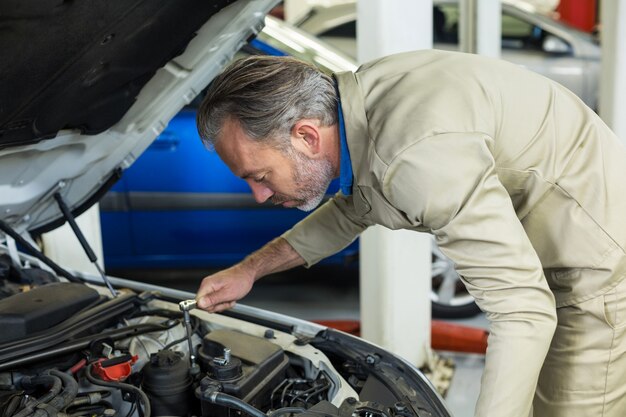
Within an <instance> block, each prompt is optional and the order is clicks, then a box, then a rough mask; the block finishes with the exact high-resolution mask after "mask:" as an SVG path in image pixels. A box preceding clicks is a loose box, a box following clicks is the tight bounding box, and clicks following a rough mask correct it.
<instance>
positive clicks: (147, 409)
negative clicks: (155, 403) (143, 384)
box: [85, 365, 151, 417]
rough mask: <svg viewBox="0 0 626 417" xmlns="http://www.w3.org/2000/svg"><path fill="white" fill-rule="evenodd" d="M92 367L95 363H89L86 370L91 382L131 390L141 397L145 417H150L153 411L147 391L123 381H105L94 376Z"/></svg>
mask: <svg viewBox="0 0 626 417" xmlns="http://www.w3.org/2000/svg"><path fill="white" fill-rule="evenodd" d="M92 367H93V365H89V366H88V367H87V370H86V371H87V372H85V376H87V379H88V380H89V382H91V383H92V384H94V385H100V386H102V387H110V388H117V389H120V390H122V391H126V392H131V393H133V394H135V395H137V396H138V397H139V399H140V400H141V402H142V403H143V415H144V417H150V413H151V409H150V399H149V398H148V396H147V395H146V393H145V392H143V391H142V390H140V389H139V388H137V387H136V386H134V385H130V384H125V383H123V382H113V381H103V380H101V379H98V378H96V377H94V376H93V374H92V373H91V369H92Z"/></svg>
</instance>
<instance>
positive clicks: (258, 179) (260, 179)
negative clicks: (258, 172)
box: [254, 175, 265, 182]
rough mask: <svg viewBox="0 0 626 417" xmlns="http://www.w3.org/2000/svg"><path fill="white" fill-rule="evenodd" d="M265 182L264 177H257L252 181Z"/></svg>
mask: <svg viewBox="0 0 626 417" xmlns="http://www.w3.org/2000/svg"><path fill="white" fill-rule="evenodd" d="M264 180H265V175H263V176H262V177H257V178H255V179H254V182H263V181H264Z"/></svg>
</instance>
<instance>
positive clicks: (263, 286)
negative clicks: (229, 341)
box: [107, 266, 487, 417]
mask: <svg viewBox="0 0 626 417" xmlns="http://www.w3.org/2000/svg"><path fill="white" fill-rule="evenodd" d="M107 272H108V273H109V274H111V275H113V276H120V277H125V278H134V279H137V280H140V281H149V282H150V283H152V284H156V285H164V286H170V287H174V288H179V289H182V290H187V291H193V292H195V291H196V290H197V288H198V285H199V283H200V280H201V279H202V277H204V276H205V275H207V274H208V273H210V272H211V271H207V270H188V271H159V272H155V271H107ZM242 303H243V304H247V305H251V306H254V307H259V308H263V309H267V310H272V311H276V312H278V313H282V314H287V315H290V316H294V317H298V318H302V319H305V320H328V319H347V320H358V318H359V291H358V272H357V270H356V268H347V267H346V268H337V267H323V266H316V267H313V268H311V269H309V270H306V269H304V268H299V269H296V270H294V271H291V272H289V273H283V274H277V275H273V276H269V277H266V278H264V279H262V280H261V281H259V282H257V283H256V284H255V286H254V288H253V290H252V292H251V293H250V294H248V296H247V297H246V298H245V299H244V300H242ZM451 321H452V322H454V323H458V324H463V325H468V326H473V327H481V328H486V327H487V320H486V319H485V317H484V316H482V315H479V316H477V317H475V318H472V319H469V320H451ZM438 354H440V355H442V356H445V357H449V358H452V360H453V361H454V365H455V372H454V376H453V378H452V381H451V385H450V388H449V390H448V393H447V395H446V398H445V400H446V403H447V405H448V408H449V409H450V411H451V412H452V415H453V416H455V417H470V416H472V415H473V413H474V406H475V404H476V399H477V397H478V391H479V389H480V378H481V375H482V370H483V367H484V356H483V355H476V354H458V353H452V352H438Z"/></svg>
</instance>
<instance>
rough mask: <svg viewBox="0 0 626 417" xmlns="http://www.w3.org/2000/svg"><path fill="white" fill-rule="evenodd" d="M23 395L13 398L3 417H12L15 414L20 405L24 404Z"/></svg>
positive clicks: (8, 402)
mask: <svg viewBox="0 0 626 417" xmlns="http://www.w3.org/2000/svg"><path fill="white" fill-rule="evenodd" d="M22 395H23V392H22V393H20V394H15V395H13V396H12V397H11V399H9V400H8V401H7V403H6V404H7V406H6V408H5V409H4V412H3V413H2V417H11V416H12V415H13V413H15V411H16V410H17V408H18V407H19V406H20V403H21V402H22V399H23V397H22Z"/></svg>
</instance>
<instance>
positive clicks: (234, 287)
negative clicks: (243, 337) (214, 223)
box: [196, 237, 304, 313]
mask: <svg viewBox="0 0 626 417" xmlns="http://www.w3.org/2000/svg"><path fill="white" fill-rule="evenodd" d="M303 264H304V259H302V257H301V256H300V255H299V254H298V252H296V251H295V249H294V248H293V247H292V246H291V245H290V244H289V243H287V241H286V240H285V239H283V238H282V237H278V238H276V239H274V240H272V241H271V242H270V243H268V244H267V245H265V246H263V247H262V248H261V249H259V250H258V251H256V252H254V253H252V254H250V255H248V256H247V257H246V258H245V259H244V260H243V261H241V262H239V263H238V264H236V265H234V266H232V267H230V268H228V269H225V270H223V271H220V272H218V273H216V274H213V275H209V276H207V277H205V278H204V279H203V280H202V284H200V289H199V290H198V294H197V296H196V299H197V300H198V307H200V308H202V309H204V310H206V311H208V312H210V313H214V312H216V311H222V310H225V309H227V308H231V307H233V306H234V305H235V302H236V301H237V300H239V299H241V298H243V297H244V296H245V295H246V294H248V292H249V291H250V289H251V288H252V285H253V284H254V282H255V281H256V280H257V279H259V278H261V277H264V276H265V275H269V274H272V273H274V272H281V271H285V270H287V269H291V268H294V267H296V266H300V265H303Z"/></svg>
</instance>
